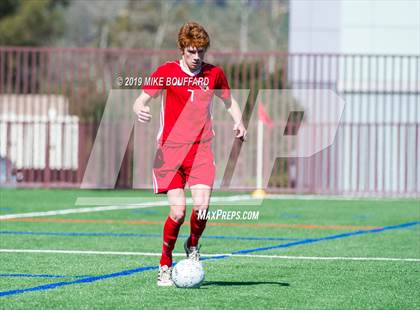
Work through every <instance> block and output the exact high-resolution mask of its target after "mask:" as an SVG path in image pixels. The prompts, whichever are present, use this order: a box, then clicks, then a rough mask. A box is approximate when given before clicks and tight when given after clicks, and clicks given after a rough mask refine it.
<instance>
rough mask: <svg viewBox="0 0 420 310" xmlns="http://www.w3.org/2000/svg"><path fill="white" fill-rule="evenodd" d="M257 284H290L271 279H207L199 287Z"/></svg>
mask: <svg viewBox="0 0 420 310" xmlns="http://www.w3.org/2000/svg"><path fill="white" fill-rule="evenodd" d="M259 284H276V285H279V286H290V284H289V283H284V282H272V281H265V282H264V281H260V282H256V281H248V282H239V281H209V282H204V283H203V284H201V287H203V286H210V285H217V286H243V285H259Z"/></svg>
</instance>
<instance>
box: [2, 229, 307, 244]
mask: <svg viewBox="0 0 420 310" xmlns="http://www.w3.org/2000/svg"><path fill="white" fill-rule="evenodd" d="M0 234H3V235H35V236H65V237H146V238H162V234H135V233H104V232H92V233H82V232H32V231H15V230H0ZM179 236H180V237H181V238H188V237H189V235H186V234H181V235H179ZM202 238H204V239H227V240H229V239H230V240H267V241H276V240H277V241H292V240H295V241H296V240H302V238H279V237H241V236H203V237H202Z"/></svg>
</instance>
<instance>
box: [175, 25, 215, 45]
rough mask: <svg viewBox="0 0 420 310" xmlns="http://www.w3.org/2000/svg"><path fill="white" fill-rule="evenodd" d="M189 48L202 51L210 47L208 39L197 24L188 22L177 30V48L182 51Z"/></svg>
mask: <svg viewBox="0 0 420 310" xmlns="http://www.w3.org/2000/svg"><path fill="white" fill-rule="evenodd" d="M189 46H193V47H196V48H199V47H202V48H204V49H207V48H208V47H209V46H210V37H209V35H208V34H207V32H206V30H205V29H204V27H203V26H201V25H200V24H199V23H196V22H188V23H186V24H184V25H183V26H182V27H181V29H179V33H178V47H179V48H180V49H181V50H183V49H184V48H186V47H189Z"/></svg>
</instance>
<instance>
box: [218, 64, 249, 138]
mask: <svg viewBox="0 0 420 310" xmlns="http://www.w3.org/2000/svg"><path fill="white" fill-rule="evenodd" d="M216 87H217V90H216V95H217V96H218V97H219V98H220V99H222V100H223V102H224V104H225V107H226V110H227V111H228V112H229V114H230V115H231V116H232V119H233V122H234V125H233V132H234V133H235V137H236V138H238V139H241V140H242V141H245V140H246V135H247V131H246V128H245V126H244V123H243V122H242V112H241V109H240V108H239V104H238V102H237V101H236V100H235V98H233V96H232V94H231V92H230V87H229V83H228V81H227V79H226V76H225V74H224V72H223V70H220V71H219V74H218V76H217V83H216Z"/></svg>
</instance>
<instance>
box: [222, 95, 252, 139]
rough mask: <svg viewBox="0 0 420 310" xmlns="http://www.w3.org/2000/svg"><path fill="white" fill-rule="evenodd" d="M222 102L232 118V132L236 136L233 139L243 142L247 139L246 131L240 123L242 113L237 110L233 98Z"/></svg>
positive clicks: (237, 105)
mask: <svg viewBox="0 0 420 310" xmlns="http://www.w3.org/2000/svg"><path fill="white" fill-rule="evenodd" d="M223 102H224V103H225V107H226V108H227V111H228V112H229V114H230V115H231V116H232V119H233V122H234V125H233V131H234V133H235V134H236V136H235V137H236V138H238V139H241V140H243V141H245V140H246V137H247V130H246V128H245V126H244V123H243V122H242V112H241V109H240V108H239V104H238V102H237V101H236V100H235V98H233V96H230V98H227V99H224V100H223Z"/></svg>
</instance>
